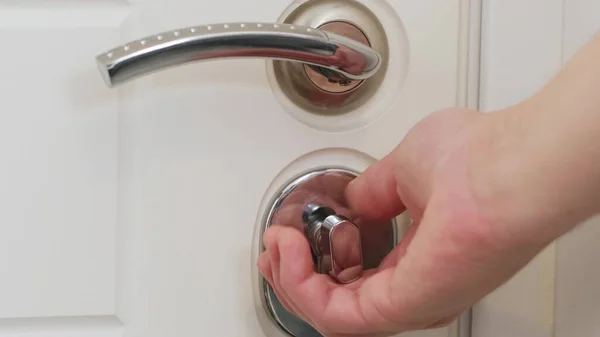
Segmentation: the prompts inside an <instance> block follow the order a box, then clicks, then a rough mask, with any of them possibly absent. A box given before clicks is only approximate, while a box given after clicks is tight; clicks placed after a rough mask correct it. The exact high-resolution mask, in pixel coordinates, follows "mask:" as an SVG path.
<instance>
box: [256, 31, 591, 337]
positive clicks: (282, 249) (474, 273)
mask: <svg viewBox="0 0 600 337" xmlns="http://www.w3.org/2000/svg"><path fill="white" fill-rule="evenodd" d="M344 196H345V198H346V202H347V204H348V205H349V208H350V209H352V211H353V212H356V213H357V214H359V215H360V216H361V217H364V218H365V219H371V220H382V219H389V218H391V217H394V216H397V215H398V214H400V213H402V212H404V211H407V212H408V214H409V216H410V217H411V218H412V219H413V220H414V224H413V226H412V227H411V229H410V231H409V233H408V234H407V235H406V236H405V237H404V238H403V240H402V241H401V243H400V244H399V245H398V246H397V247H396V248H395V249H394V250H393V251H392V252H391V253H390V254H389V255H388V256H387V257H386V259H385V260H384V261H383V262H382V263H381V265H380V266H379V267H378V268H376V269H372V270H367V271H366V274H365V276H363V278H362V279H360V280H359V281H357V282H354V283H351V284H347V285H340V284H337V283H335V282H334V281H333V280H332V279H331V278H330V277H329V276H327V275H321V274H316V273H315V272H314V271H313V262H312V259H311V254H310V248H309V245H308V242H307V241H306V239H305V237H304V235H303V234H302V233H301V232H300V231H299V230H296V229H294V228H293V227H284V226H277V225H276V226H272V227H271V228H269V230H267V231H266V232H265V233H264V242H265V246H266V250H265V251H264V252H263V253H262V254H261V255H260V257H259V259H258V262H257V264H258V268H259V270H260V271H261V273H262V274H263V275H264V277H265V278H266V280H267V281H268V282H269V283H270V284H271V286H272V287H273V288H274V290H275V292H276V293H277V296H278V298H279V299H280V301H281V302H282V304H283V305H284V306H285V307H286V308H287V309H288V310H289V311H290V312H292V313H294V314H296V315H297V316H299V317H300V318H302V319H304V320H305V321H306V322H308V323H309V324H311V325H312V326H313V327H315V329H317V330H318V331H319V332H321V333H322V334H323V335H325V336H328V337H342V336H344V337H345V336H354V337H356V336H392V335H396V334H398V333H402V332H405V331H410V330H421V329H430V328H436V327H442V326H446V325H448V324H450V323H452V322H453V321H454V320H455V319H456V318H457V317H458V316H459V315H460V314H461V313H462V312H463V311H464V310H466V309H468V308H469V307H470V306H472V305H473V304H474V303H476V302H477V301H479V300H480V299H481V298H483V297H484V296H486V295H487V294H489V293H490V292H492V291H493V290H495V289H496V288H498V287H499V286H500V285H502V284H503V283H505V282H506V281H507V280H509V279H510V278H511V277H512V276H513V275H514V274H516V273H517V272H518V271H519V270H521V269H522V268H523V267H524V266H525V265H527V264H528V263H529V262H530V261H531V260H532V259H533V258H534V257H535V256H536V255H537V254H539V253H540V252H541V251H542V250H543V249H544V248H545V247H546V246H547V245H548V244H550V243H551V242H553V241H554V240H556V239H557V238H559V237H560V236H562V235H564V234H565V233H567V232H568V231H570V230H571V229H573V228H574V227H576V226H577V225H578V224H580V223H582V222H583V221H584V220H586V219H589V218H590V217H592V216H594V215H596V214H597V213H599V212H600V35H597V36H596V37H594V38H593V40H591V41H590V42H589V43H588V44H587V45H586V46H585V47H584V48H582V49H581V50H580V51H579V53H578V54H576V55H575V56H574V57H573V58H572V59H571V60H570V61H569V62H568V63H567V64H566V65H565V66H564V68H563V69H562V70H561V71H560V72H559V73H558V74H557V75H556V76H555V77H554V78H553V79H552V80H551V81H550V82H549V83H548V84H547V85H546V86H544V88H542V89H541V90H540V91H539V92H538V93H536V94H535V95H533V96H532V97H530V98H529V99H527V100H525V101H523V102H521V103H519V104H517V105H515V106H512V107H509V108H507V109H503V110H498V111H493V112H490V113H485V114H484V113H480V112H477V111H472V110H466V109H456V108H451V109H445V110H442V111H437V112H434V113H432V114H431V115H429V116H427V117H426V118H425V119H423V120H422V121H421V122H419V123H418V124H417V125H415V126H414V127H413V128H412V129H411V131H410V132H409V133H408V134H407V135H406V137H405V138H404V139H403V140H402V142H401V143H400V144H399V145H398V146H397V147H396V148H395V149H394V150H393V151H392V152H391V153H390V154H388V155H387V156H386V157H384V158H383V159H381V160H380V161H379V162H377V163H375V164H373V165H372V166H371V167H369V168H368V169H367V170H366V171H365V172H364V173H363V174H362V175H361V176H359V177H358V178H356V179H355V180H354V181H352V182H351V183H350V184H349V185H348V187H347V189H346V190H345V195H344Z"/></svg>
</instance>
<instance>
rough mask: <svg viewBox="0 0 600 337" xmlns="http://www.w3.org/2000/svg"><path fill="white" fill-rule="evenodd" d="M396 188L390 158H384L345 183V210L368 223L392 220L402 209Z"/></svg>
mask: <svg viewBox="0 0 600 337" xmlns="http://www.w3.org/2000/svg"><path fill="white" fill-rule="evenodd" d="M397 185H398V184H397V182H396V174H395V164H394V158H393V156H392V155H388V156H386V157H385V158H383V159H382V160H380V161H379V162H377V163H375V164H373V165H371V166H370V167H369V168H368V169H367V170H365V172H363V173H362V174H361V175H360V176H358V177H357V178H356V179H354V180H353V181H352V182H350V184H348V187H347V188H346V198H347V200H348V204H349V207H350V208H351V209H353V210H355V211H356V212H357V213H359V214H360V215H361V216H364V217H367V218H369V219H371V220H375V221H383V220H388V219H390V218H393V217H395V216H397V215H399V214H400V213H402V212H404V210H405V206H404V204H403V203H402V201H401V200H400V197H399V196H398V192H397Z"/></svg>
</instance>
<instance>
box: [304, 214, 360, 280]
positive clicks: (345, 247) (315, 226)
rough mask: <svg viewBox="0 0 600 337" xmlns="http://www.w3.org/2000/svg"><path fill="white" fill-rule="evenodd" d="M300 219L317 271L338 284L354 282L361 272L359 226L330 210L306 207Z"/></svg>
mask: <svg viewBox="0 0 600 337" xmlns="http://www.w3.org/2000/svg"><path fill="white" fill-rule="evenodd" d="M302 220H303V221H304V223H305V224H306V225H307V227H308V231H307V232H308V233H307V236H308V240H309V243H310V246H311V249H312V251H313V254H314V255H315V256H316V258H317V269H318V271H319V272H320V273H322V274H329V275H330V276H332V277H333V278H334V279H335V280H336V281H338V282H339V283H350V282H353V281H356V280H357V279H359V278H360V277H361V276H362V273H363V259H362V248H361V237H360V230H359V228H358V226H356V225H355V224H354V223H352V222H351V221H350V220H348V219H347V218H345V217H343V216H341V215H337V214H335V212H334V211H333V209H331V208H329V207H322V206H318V205H313V204H309V205H307V206H306V207H305V209H304V212H303V214H302Z"/></svg>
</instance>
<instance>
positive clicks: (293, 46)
mask: <svg viewBox="0 0 600 337" xmlns="http://www.w3.org/2000/svg"><path fill="white" fill-rule="evenodd" d="M240 57H260V58H270V59H277V60H285V61H294V62H300V63H304V64H307V65H309V66H310V67H311V68H313V69H314V70H315V71H317V72H319V73H320V74H322V75H323V76H325V77H327V78H328V79H329V80H330V81H334V82H344V81H348V80H364V79H367V78H369V77H371V76H373V75H374V74H375V73H376V72H377V70H378V69H379V67H380V66H381V56H380V55H379V54H378V53H377V52H376V51H374V50H373V49H372V48H370V47H369V46H367V45H364V44H362V43H359V42H357V41H354V40H352V39H349V38H346V37H344V36H341V35H337V34H334V33H330V32H325V31H322V30H319V29H315V28H310V27H305V26H297V25H290V24H273V23H226V24H215V25H206V26H197V27H187V28H182V29H178V30H173V31H169V32H163V33H160V34H157V35H152V36H147V37H144V38H142V39H139V40H135V41H131V42H129V43H127V44H125V45H122V46H119V47H116V48H113V49H111V50H108V51H106V52H104V53H102V54H100V55H98V56H97V57H96V62H97V65H98V69H99V70H100V72H101V74H102V77H103V79H104V81H105V82H106V85H107V86H109V87H114V86H118V85H120V84H123V83H126V82H128V81H130V80H133V79H136V78H138V77H141V76H144V75H148V74H150V73H153V72H156V71H159V70H163V69H167V68H170V67H174V66H177V65H183V64H188V63H191V62H198V61H207V60H216V59H223V58H240Z"/></svg>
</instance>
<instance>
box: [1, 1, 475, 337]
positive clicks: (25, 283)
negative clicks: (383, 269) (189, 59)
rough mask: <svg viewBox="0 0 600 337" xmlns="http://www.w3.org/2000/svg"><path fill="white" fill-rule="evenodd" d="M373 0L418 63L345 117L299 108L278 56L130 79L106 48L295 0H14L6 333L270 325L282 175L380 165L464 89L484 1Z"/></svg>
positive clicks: (240, 332)
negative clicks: (263, 236) (273, 229)
mask: <svg viewBox="0 0 600 337" xmlns="http://www.w3.org/2000/svg"><path fill="white" fill-rule="evenodd" d="M363 3H364V4H365V5H366V6H367V7H369V8H370V9H371V10H373V11H374V12H375V13H376V14H377V13H379V16H380V17H390V18H391V17H397V19H398V21H396V22H395V23H394V24H396V26H395V27H400V28H401V29H403V30H404V31H405V32H406V34H407V39H408V40H407V43H404V45H402V44H400V42H398V41H395V42H396V45H398V46H399V47H398V48H397V50H395V51H393V52H392V53H391V54H390V59H391V64H392V65H393V66H394V67H396V68H393V69H400V68H401V67H400V65H401V64H406V65H407V68H406V69H407V72H406V74H405V75H406V76H405V77H404V78H402V73H401V72H399V73H395V72H394V73H390V74H388V76H389V78H387V79H386V81H387V82H385V83H384V85H383V86H382V87H381V89H380V90H381V91H382V96H381V100H380V101H377V102H375V103H377V104H375V105H373V108H372V110H373V111H365V116H367V117H364V118H363V119H359V123H358V124H355V126H356V127H355V128H352V129H344V130H342V131H339V132H327V131H323V130H321V129H319V128H318V127H315V125H314V124H313V125H312V126H311V125H307V124H305V123H304V122H303V121H302V120H301V119H298V118H297V116H294V115H293V114H292V113H290V112H289V108H287V107H285V106H284V105H282V102H281V100H280V98H278V97H277V96H276V94H274V91H273V89H272V86H271V85H272V83H271V82H270V81H269V78H268V72H267V67H266V66H265V61H264V60H260V59H237V60H220V61H212V62H205V63H198V64H190V65H186V66H183V67H178V68H173V69H169V70H166V71H162V72H160V73H156V74H153V75H151V76H147V77H144V78H140V79H138V80H136V81H134V82H131V83H128V84H126V85H124V86H122V87H120V88H116V89H108V88H106V87H105V85H104V83H103V82H102V79H101V77H100V74H99V73H98V72H97V69H96V66H95V64H94V57H95V56H96V55H97V54H99V53H101V52H103V51H105V50H107V49H109V48H112V47H114V46H117V45H120V44H123V43H125V42H127V41H129V40H133V39H137V38H140V37H143V36H146V35H150V34H154V33H158V32H161V31H165V30H171V29H175V28H180V27H186V26H192V25H201V24H210V23H220V22H244V21H252V22H274V21H276V20H277V18H278V17H279V16H280V15H281V13H283V12H284V10H285V9H286V7H287V6H288V5H289V3H287V2H285V1H284V2H282V1H275V0H261V1H258V2H257V1H254V2H249V1H239V0H235V1H234V0H228V1H219V2H216V3H215V2H206V1H193V0H177V1H175V0H171V1H162V0H138V1H129V2H122V1H113V2H105V1H97V2H86V3H80V2H70V1H66V2H38V1H33V2H28V1H21V2H18V3H17V2H14V3H13V2H11V3H4V2H3V3H2V4H0V36H1V37H2V39H3V41H4V43H5V46H4V47H5V48H6V49H5V50H9V51H11V52H10V53H3V54H2V55H1V56H0V61H1V62H0V73H1V74H2V75H3V76H2V77H0V87H1V88H2V89H3V91H2V92H4V93H5V95H4V97H3V98H2V100H1V101H0V107H1V109H0V112H1V113H2V116H3V117H4V118H5V123H3V124H2V125H1V126H0V130H1V132H0V137H1V139H2V140H3V141H2V142H0V149H2V151H1V153H2V154H3V159H4V162H6V163H9V164H8V165H3V166H2V167H0V172H1V173H2V174H0V179H1V184H0V185H1V186H3V187H4V188H3V189H2V190H1V191H0V199H1V200H2V203H1V205H2V206H1V207H2V211H1V212H0V247H2V248H0V252H1V254H0V259H1V262H0V268H1V269H0V274H1V275H2V277H0V298H2V301H0V336H4V335H6V336H13V335H15V334H17V333H21V332H22V333H23V335H24V336H36V337H37V336H55V335H56V336H58V335H60V336H68V333H71V334H72V335H73V336H75V335H77V336H99V337H100V336H101V337H104V336H131V337H138V336H144V337H151V336H172V335H174V336H182V337H184V336H198V335H215V336H261V337H262V336H266V335H265V333H264V332H263V329H262V327H261V326H260V324H259V322H258V319H257V314H256V312H255V310H256V309H255V303H254V297H253V290H254V289H253V288H252V268H254V262H255V261H253V259H252V258H251V256H252V251H253V249H254V248H255V247H254V246H253V235H254V231H255V223H256V221H257V216H258V214H259V213H260V212H261V209H260V207H261V201H262V200H263V198H266V197H268V196H267V195H265V192H266V191H267V189H268V187H269V186H270V185H271V183H272V182H273V181H274V180H275V178H276V177H278V176H281V175H282V174H283V175H285V174H287V173H285V172H287V171H285V168H286V167H288V166H289V165H290V164H291V163H294V162H295V161H297V160H301V159H302V158H309V160H313V161H312V163H314V165H346V166H350V167H358V166H361V165H366V164H368V163H370V162H373V161H374V160H376V159H378V158H381V156H383V155H384V154H386V153H387V152H389V151H390V150H391V149H392V148H393V147H394V146H395V145H396V144H397V143H398V142H399V141H400V140H401V139H402V137H403V136H404V134H405V133H406V132H407V131H408V130H409V129H410V127H412V125H414V124H415V123H416V122H417V121H418V120H419V119H421V118H422V117H424V116H425V115H426V114H428V113H430V112H431V111H433V110H436V109H439V108H442V107H446V106H453V105H457V104H458V105H461V104H464V102H466V101H467V96H466V95H467V85H468V83H467V81H466V79H467V75H468V69H467V68H466V67H464V66H458V65H465V64H466V62H465V60H466V59H467V57H468V55H469V50H468V48H466V47H465V45H466V44H467V42H468V36H469V34H468V29H469V24H467V23H468V22H469V15H466V14H465V13H469V11H468V10H465V9H468V5H469V1H458V0H455V1H447V0H427V1H418V2H415V1H405V0H389V1H383V0H368V1H364V2H363ZM390 20H392V19H390ZM392 23H393V22H392V21H389V24H390V25H391V24H392ZM387 24H388V23H386V22H384V27H385V28H386V29H391V30H390V31H391V32H395V31H394V30H393V29H392V28H390V27H391V26H387ZM400 28H399V29H400ZM388 38H390V39H394V38H399V37H398V36H397V35H393V34H389V36H388ZM53 48H54V49H53ZM403 57H408V59H403ZM397 81H401V82H402V85H398V82H397ZM386 90H387V91H386ZM370 109H371V108H370ZM375 110H377V111H375ZM369 114H370V115H369ZM311 118H312V117H311ZM337 118H338V119H337V121H339V123H345V122H347V119H348V118H350V117H347V116H341V117H337ZM315 153H325V155H324V156H320V157H315V155H314V154H315ZM347 154H350V155H347ZM357 157H360V158H367V159H366V161H365V162H364V163H365V164H362V163H363V162H361V164H357V163H356V162H355V161H354V159H352V158H357ZM311 165H312V164H311ZM362 168H364V167H360V169H362ZM282 172H283V173H282ZM289 174H292V173H289ZM456 329H457V328H456V325H453V326H451V327H449V328H445V329H438V330H435V331H426V332H417V333H411V334H406V335H407V336H416V337H434V336H436V337H437V336H440V337H441V336H455V335H456Z"/></svg>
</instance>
